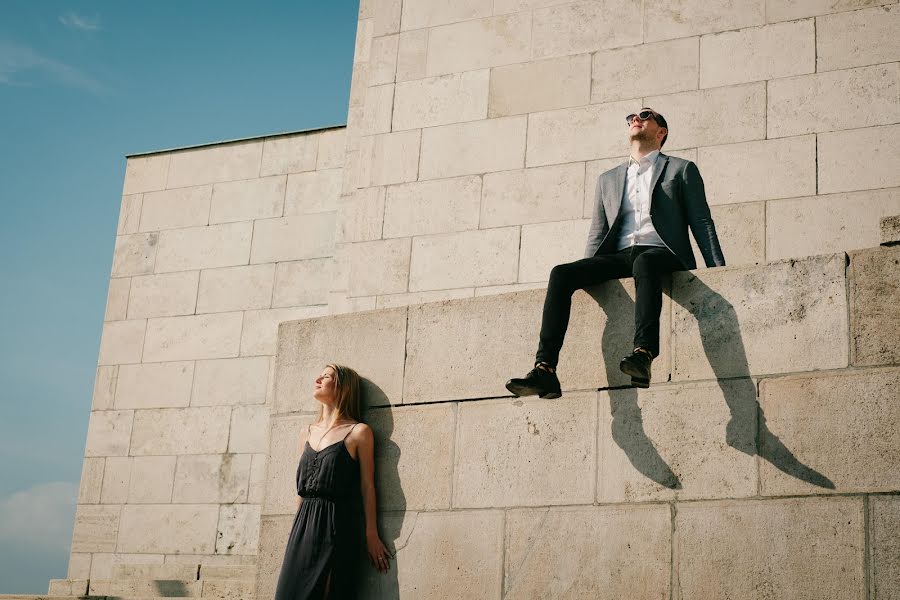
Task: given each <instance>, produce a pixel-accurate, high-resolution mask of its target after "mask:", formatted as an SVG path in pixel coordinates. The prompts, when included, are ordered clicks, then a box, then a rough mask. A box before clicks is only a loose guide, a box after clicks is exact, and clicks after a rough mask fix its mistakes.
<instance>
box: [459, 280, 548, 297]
mask: <svg viewBox="0 0 900 600" xmlns="http://www.w3.org/2000/svg"><path fill="white" fill-rule="evenodd" d="M546 287H547V285H546V284H545V283H514V284H512V285H489V286H486V287H479V288H475V297H476V298H479V297H481V296H494V295H496V294H510V293H512V292H525V291H528V290H536V289H545V288H546Z"/></svg>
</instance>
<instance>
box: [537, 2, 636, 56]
mask: <svg viewBox="0 0 900 600" xmlns="http://www.w3.org/2000/svg"><path fill="white" fill-rule="evenodd" d="M641 10H642V4H641V2H640V1H639V0H625V1H622V0H604V1H601V2H596V1H593V0H592V1H589V2H576V3H574V4H563V5H560V6H550V7H547V8H540V9H535V11H534V30H533V33H532V35H533V39H532V45H533V49H532V55H533V57H534V58H548V57H551V56H565V55H568V54H581V53H582V52H593V51H595V50H600V49H603V48H616V47H619V46H630V45H633V44H640V43H641V42H642V41H643V40H642V39H641V20H640V19H635V18H634V15H635V14H640V12H641ZM525 14H527V13H525Z"/></svg>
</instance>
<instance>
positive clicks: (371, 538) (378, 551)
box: [366, 531, 393, 573]
mask: <svg viewBox="0 0 900 600" xmlns="http://www.w3.org/2000/svg"><path fill="white" fill-rule="evenodd" d="M366 549H367V550H368V551H369V560H370V561H372V566H373V567H375V568H376V569H378V570H379V571H381V572H382V573H387V570H388V568H389V567H390V565H391V562H390V559H391V558H393V555H391V553H390V552H388V549H387V548H385V547H384V544H383V543H381V538H380V537H378V532H377V531H372V532H368V533H366Z"/></svg>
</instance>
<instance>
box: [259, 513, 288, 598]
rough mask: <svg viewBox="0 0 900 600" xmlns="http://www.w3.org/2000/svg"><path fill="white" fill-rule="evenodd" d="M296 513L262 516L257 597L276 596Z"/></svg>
mask: <svg viewBox="0 0 900 600" xmlns="http://www.w3.org/2000/svg"><path fill="white" fill-rule="evenodd" d="M293 521H294V515H285V516H278V517H262V518H261V519H260V527H259V554H258V555H257V563H256V564H257V566H258V571H257V574H256V594H255V596H254V597H256V598H274V597H275V586H276V585H277V584H278V575H279V574H280V573H281V564H282V563H283V562H284V550H285V548H286V547H287V540H288V536H289V535H290V533H291V524H292V523H293Z"/></svg>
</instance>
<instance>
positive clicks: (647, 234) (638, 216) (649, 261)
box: [506, 108, 725, 398]
mask: <svg viewBox="0 0 900 600" xmlns="http://www.w3.org/2000/svg"><path fill="white" fill-rule="evenodd" d="M625 122H626V123H627V125H628V134H629V138H630V140H631V157H630V158H629V159H628V161H627V162H625V163H623V164H621V165H619V166H618V167H616V168H614V169H611V170H609V171H606V172H605V173H603V174H602V175H600V178H599V179H598V181H597V192H596V197H595V204H594V214H593V220H592V221H591V229H590V232H589V233H588V241H587V250H586V251H585V258H583V259H581V260H578V261H575V262H572V263H567V264H563V265H557V266H555V267H553V270H552V271H551V272H550V281H549V283H548V286H547V296H546V298H545V300H544V316H543V320H542V322H541V339H540V343H539V345H538V351H537V356H536V362H535V365H534V369H532V370H531V371H530V372H529V373H528V375H526V376H525V377H522V378H514V379H510V380H509V381H508V382H507V383H506V389H508V390H509V391H510V392H512V393H513V394H515V395H516V396H532V395H538V396H540V397H541V398H559V397H560V396H561V395H562V391H561V388H560V385H559V379H558V378H557V376H556V365H557V362H558V360H559V351H560V350H561V349H562V345H563V339H564V338H565V335H566V327H567V326H568V324H569V312H570V310H571V307H572V294H573V293H574V292H575V290H578V289H583V288H585V287H588V286H591V285H594V284H597V283H600V282H603V281H608V280H610V279H620V278H622V277H634V285H635V290H636V294H637V298H636V300H635V306H634V351H633V352H632V353H631V354H629V355H628V356H626V357H625V358H623V359H622V362H621V363H620V364H619V368H620V369H621V370H622V371H623V372H624V373H626V374H628V375H630V376H631V384H632V385H633V386H636V387H642V388H646V387H650V364H651V363H652V362H653V359H654V358H656V356H657V355H658V354H659V314H660V310H661V308H662V279H663V277H664V276H665V275H667V274H669V273H671V272H673V271H681V270H685V269H694V268H696V267H697V263H696V261H694V253H693V251H692V249H691V243H690V240H689V239H688V235H687V229H688V227H689V226H690V228H691V232H692V233H693V234H694V239H695V240H697V245H698V246H699V247H700V252H701V253H702V254H703V259H704V260H705V261H706V266H707V267H721V266H724V265H725V258H724V257H723V256H722V249H721V248H720V247H719V239H718V237H717V236H716V228H715V225H714V224H713V221H712V217H711V216H710V214H709V205H707V203H706V193H705V192H704V189H703V179H702V178H701V177H700V171H699V170H698V169H697V165H695V164H694V163H692V162H691V161H689V160H684V159H682V158H675V157H674V156H666V155H665V154H662V153H661V152H660V149H661V148H662V146H663V144H665V143H666V138H667V137H668V135H669V129H668V125H667V124H666V120H665V118H663V116H662V115H661V114H659V113H657V112H656V111H654V110H652V109H649V108H642V109H641V110H640V112H638V113H637V114H631V115H628V116H627V117H625Z"/></svg>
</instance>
